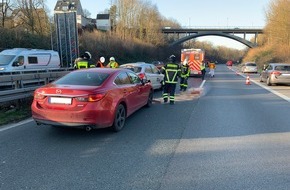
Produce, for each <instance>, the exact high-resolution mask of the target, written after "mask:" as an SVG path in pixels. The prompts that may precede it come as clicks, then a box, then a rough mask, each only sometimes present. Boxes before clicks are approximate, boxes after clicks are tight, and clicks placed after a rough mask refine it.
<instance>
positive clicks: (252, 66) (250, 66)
mask: <svg viewBox="0 0 290 190" xmlns="http://www.w3.org/2000/svg"><path fill="white" fill-rule="evenodd" d="M242 72H243V73H258V67H257V64H256V63H254V62H247V63H243V64H242Z"/></svg>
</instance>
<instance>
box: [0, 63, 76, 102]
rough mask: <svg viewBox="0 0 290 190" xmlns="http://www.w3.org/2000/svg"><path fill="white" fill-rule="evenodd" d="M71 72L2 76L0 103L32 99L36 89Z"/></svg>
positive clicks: (43, 72)
mask: <svg viewBox="0 0 290 190" xmlns="http://www.w3.org/2000/svg"><path fill="white" fill-rule="evenodd" d="M71 71H72V69H59V70H47V71H45V70H44V71H29V72H18V73H6V74H1V75H0V103H4V102H8V101H13V100H19V99H23V98H27V97H31V96H33V92H34V90H35V89H36V88H38V87H40V86H42V85H45V84H48V83H49V82H52V81H54V80H56V79H58V78H60V77H62V76H64V75H65V74H67V73H69V72H71Z"/></svg>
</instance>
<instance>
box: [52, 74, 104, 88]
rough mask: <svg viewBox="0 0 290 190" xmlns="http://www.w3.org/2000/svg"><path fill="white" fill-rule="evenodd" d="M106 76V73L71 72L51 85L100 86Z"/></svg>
mask: <svg viewBox="0 0 290 190" xmlns="http://www.w3.org/2000/svg"><path fill="white" fill-rule="evenodd" d="M108 76H109V74H107V73H96V72H72V73H69V74H67V75H65V76H64V77H62V78H60V79H59V80H57V81H55V82H53V84H61V85H83V86H100V85H101V84H102V83H103V82H104V81H105V80H106V79H107V78H108Z"/></svg>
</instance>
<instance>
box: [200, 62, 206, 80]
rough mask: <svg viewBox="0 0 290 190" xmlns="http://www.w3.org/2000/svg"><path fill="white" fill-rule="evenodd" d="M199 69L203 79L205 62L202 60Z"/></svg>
mask: <svg viewBox="0 0 290 190" xmlns="http://www.w3.org/2000/svg"><path fill="white" fill-rule="evenodd" d="M200 71H201V79H202V80H204V77H205V73H206V70H205V62H204V61H202V62H201V63H200Z"/></svg>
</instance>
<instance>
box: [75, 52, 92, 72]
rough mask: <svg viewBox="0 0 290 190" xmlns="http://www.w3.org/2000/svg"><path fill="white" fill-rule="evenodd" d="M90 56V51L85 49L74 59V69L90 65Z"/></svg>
mask: <svg viewBox="0 0 290 190" xmlns="http://www.w3.org/2000/svg"><path fill="white" fill-rule="evenodd" d="M91 58H92V56H91V54H90V52H88V51H86V52H85V53H84V54H83V55H81V56H80V57H79V58H77V59H76V60H75V66H74V67H75V69H87V68H89V67H90V64H89V60H90V59H91Z"/></svg>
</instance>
